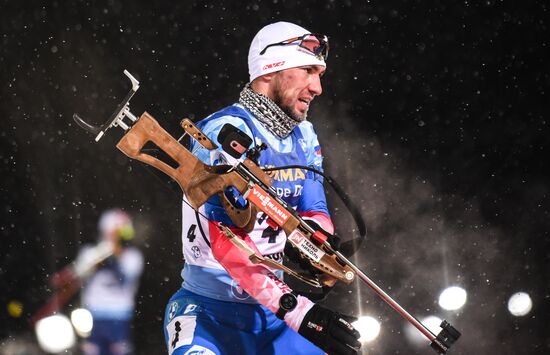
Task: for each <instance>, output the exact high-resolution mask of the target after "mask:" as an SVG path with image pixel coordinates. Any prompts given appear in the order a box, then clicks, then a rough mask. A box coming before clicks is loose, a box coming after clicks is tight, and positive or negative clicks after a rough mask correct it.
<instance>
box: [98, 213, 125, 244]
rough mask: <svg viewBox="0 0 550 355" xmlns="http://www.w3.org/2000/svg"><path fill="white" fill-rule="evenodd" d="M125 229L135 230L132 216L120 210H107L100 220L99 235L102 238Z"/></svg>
mask: <svg viewBox="0 0 550 355" xmlns="http://www.w3.org/2000/svg"><path fill="white" fill-rule="evenodd" d="M124 227H126V228H132V229H133V224H132V220H131V219H130V215H128V214H127V213H126V212H124V211H123V210H121V209H119V208H114V209H110V210H107V211H105V212H103V213H102V214H101V217H100V218H99V233H100V236H101V237H102V238H104V237H108V236H109V234H111V233H113V232H114V231H116V230H118V229H120V228H124Z"/></svg>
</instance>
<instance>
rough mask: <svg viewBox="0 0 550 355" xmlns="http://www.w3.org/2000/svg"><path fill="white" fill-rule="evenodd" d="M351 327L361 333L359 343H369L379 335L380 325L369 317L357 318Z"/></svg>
mask: <svg viewBox="0 0 550 355" xmlns="http://www.w3.org/2000/svg"><path fill="white" fill-rule="evenodd" d="M352 325H353V326H354V327H355V329H357V331H358V332H359V333H361V337H360V338H359V341H360V342H365V343H368V342H371V341H373V340H374V339H376V338H377V337H378V334H380V323H379V322H378V321H377V320H376V319H374V318H373V317H370V316H362V317H359V319H358V320H356V321H355V322H353V323H352Z"/></svg>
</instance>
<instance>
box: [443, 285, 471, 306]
mask: <svg viewBox="0 0 550 355" xmlns="http://www.w3.org/2000/svg"><path fill="white" fill-rule="evenodd" d="M466 298H467V293H466V290H465V289H463V288H462V287H459V286H451V287H447V288H446V289H444V290H443V291H442V292H441V294H440V295H439V305H440V306H441V308H443V309H446V310H448V311H454V310H457V309H460V308H462V306H464V304H465V303H466Z"/></svg>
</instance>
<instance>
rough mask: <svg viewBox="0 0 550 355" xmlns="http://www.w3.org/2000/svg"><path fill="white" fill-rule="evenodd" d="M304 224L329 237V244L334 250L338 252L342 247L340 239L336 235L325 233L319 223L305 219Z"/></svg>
mask: <svg viewBox="0 0 550 355" xmlns="http://www.w3.org/2000/svg"><path fill="white" fill-rule="evenodd" d="M304 222H306V223H307V224H308V225H309V226H310V227H311V228H312V229H313V230H316V231H320V232H321V233H323V234H324V235H326V236H327V238H328V239H327V240H328V243H329V244H330V246H331V247H332V248H333V249H334V250H338V248H339V247H340V237H339V236H337V235H336V234H330V233H329V232H327V231H325V230H324V229H323V228H322V227H321V225H319V223H317V222H316V221H315V220H313V219H311V218H304Z"/></svg>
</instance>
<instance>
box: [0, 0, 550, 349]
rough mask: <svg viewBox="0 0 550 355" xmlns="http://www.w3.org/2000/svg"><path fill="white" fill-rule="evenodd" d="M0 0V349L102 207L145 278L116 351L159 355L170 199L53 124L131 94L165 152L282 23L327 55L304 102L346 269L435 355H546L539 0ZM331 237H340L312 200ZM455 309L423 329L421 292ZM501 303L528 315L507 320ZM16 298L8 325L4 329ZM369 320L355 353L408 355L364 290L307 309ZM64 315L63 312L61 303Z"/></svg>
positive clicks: (429, 301) (114, 153)
mask: <svg viewBox="0 0 550 355" xmlns="http://www.w3.org/2000/svg"><path fill="white" fill-rule="evenodd" d="M22 3H23V2H16V1H6V0H1V1H0V73H1V83H0V116H1V117H2V125H1V127H0V137H1V138H0V145H1V150H0V166H1V172H2V173H1V176H2V178H1V179H2V180H1V181H2V182H1V201H2V202H1V222H0V233H1V238H2V247H1V250H2V251H1V261H2V262H1V264H0V289H1V292H0V301H1V307H2V308H1V309H0V311H1V313H0V321H1V323H0V324H1V327H0V339H2V340H0V347H1V345H2V344H5V343H7V342H9V341H13V340H18V339H19V340H20V339H28V340H27V341H28V342H29V343H30V342H32V341H33V337H32V331H31V330H30V329H29V327H28V325H27V320H26V319H27V318H28V317H29V316H30V315H32V313H33V312H34V311H35V310H36V309H37V308H38V307H39V306H40V305H41V304H42V303H43V302H44V301H45V300H46V299H47V297H48V296H49V295H50V294H51V290H49V289H48V286H47V283H46V280H47V277H48V276H49V275H51V274H52V273H53V272H55V271H56V270H58V269H59V268H61V267H62V266H64V265H66V264H67V263H69V262H70V261H71V260H73V258H74V256H75V255H76V251H77V249H78V246H79V245H80V244H81V243H84V242H91V241H93V240H94V238H95V231H96V222H97V219H98V217H99V214H100V213H101V211H102V210H104V209H106V208H109V207H112V206H120V207H122V208H124V209H126V210H127V211H129V212H130V213H131V214H132V216H133V217H134V218H135V222H136V225H137V228H138V241H139V244H140V246H141V247H142V250H143V251H144V253H145V257H146V269H145V274H144V276H143V278H142V283H141V287H140V291H139V296H138V304H137V315H136V318H135V334H136V335H137V336H136V348H137V353H138V354H163V353H164V344H163V334H162V315H163V310H164V306H165V303H166V301H167V299H168V298H169V296H170V295H171V294H172V293H173V292H174V291H175V290H176V289H177V288H178V286H179V283H180V277H179V272H180V268H181V265H182V257H181V241H180V223H181V220H180V196H179V195H178V194H177V193H174V192H173V191H172V190H171V189H169V188H167V187H166V185H165V184H163V183H162V182H160V181H159V180H158V179H157V178H155V177H154V176H153V175H151V174H149V173H148V172H147V170H146V169H145V168H144V167H143V165H142V164H141V163H139V162H131V161H130V160H129V159H127V158H126V156H124V155H123V154H122V153H121V152H119V151H118V150H117V149H116V147H115V144H116V142H117V141H118V139H119V138H120V137H121V135H122V133H121V132H120V131H119V130H110V131H109V132H108V134H107V136H106V137H105V138H103V139H102V140H101V141H100V142H99V143H95V142H94V141H93V137H92V136H91V135H89V134H87V133H85V132H84V131H82V130H81V129H79V128H78V127H76V126H75V124H74V123H73V122H72V118H71V117H72V114H73V112H78V113H80V114H81V115H82V116H83V117H85V118H86V119H87V120H89V121H91V122H94V123H96V124H100V123H103V122H104V121H106V120H107V118H108V117H109V116H110V114H111V113H112V111H113V110H114V108H115V106H116V104H118V102H119V101H120V100H121V99H122V97H123V96H124V95H125V94H126V92H127V90H128V89H129V81H128V80H127V79H126V77H125V76H124V75H123V70H124V69H127V70H129V71H130V72H131V73H133V74H134V75H135V76H136V77H137V78H138V79H139V80H140V83H141V88H140V89H139V90H138V92H137V94H136V95H135V97H134V98H133V100H132V105H131V108H132V111H133V113H134V114H136V115H139V114H141V113H142V112H143V111H148V112H149V113H151V114H152V115H153V116H154V117H155V118H156V119H157V120H158V121H159V123H160V124H161V125H162V126H164V127H165V128H166V129H167V130H169V131H170V132H171V133H172V134H174V135H176V136H179V134H180V133H181V129H179V126H178V124H179V121H180V120H181V119H182V118H184V117H191V118H192V119H199V118H201V117H204V116H206V115H207V114H209V113H211V112H213V111H215V110H217V109H220V108H222V107H223V106H225V105H227V104H230V103H232V102H234V101H235V100H236V98H237V97H238V93H239V91H240V89H241V88H242V86H243V85H244V84H245V83H246V81H247V78H248V73H247V67H246V62H247V53H248V45H249V43H250V41H251V39H252V37H253V36H254V34H255V33H256V31H257V30H259V29H260V28H261V27H262V26H263V25H265V24H267V23H270V22H273V21H276V20H287V21H292V22H296V23H298V24H300V25H302V26H303V27H306V28H308V29H309V30H311V31H313V32H321V33H326V34H327V35H328V36H329V37H330V43H331V51H330V55H329V60H328V70H327V73H326V75H325V77H324V81H323V88H324V93H323V95H322V96H321V97H319V98H317V99H316V100H315V102H314V104H313V105H312V109H311V112H310V118H309V119H310V120H311V121H312V122H313V123H314V124H315V125H316V127H317V131H318V134H319V138H320V140H321V142H322V144H323V152H324V154H325V156H326V160H325V169H326V172H327V173H328V174H329V175H331V176H333V177H334V178H335V179H336V180H338V181H339V182H340V184H342V185H343V187H344V188H345V189H346V190H347V191H348V192H349V193H350V194H351V195H353V196H354V200H355V201H356V202H357V203H359V204H360V205H361V206H362V214H363V216H364V217H365V219H366V221H367V225H368V227H369V236H368V241H367V243H365V245H364V246H363V247H362V249H361V251H360V253H359V254H360V255H358V256H357V258H356V262H357V263H358V265H359V266H360V267H361V268H362V269H363V270H364V271H365V272H366V273H367V274H368V275H369V276H370V277H371V278H373V280H375V281H376V282H377V283H378V284H379V285H380V286H381V287H383V288H384V289H385V290H387V291H388V292H389V293H390V295H392V296H394V297H395V298H396V299H397V301H398V302H400V304H401V305H402V306H404V307H405V308H406V309H407V310H409V311H410V312H411V313H412V314H414V315H417V316H419V317H423V316H425V315H429V314H437V315H438V316H439V317H441V318H446V319H448V320H450V321H451V322H452V323H453V325H455V326H456V327H457V328H458V329H460V330H461V331H462V333H463V336H462V338H461V339H460V340H459V341H458V342H457V343H456V344H455V346H454V347H453V348H452V352H451V353H452V354H457V355H458V354H544V353H550V334H549V331H548V327H547V322H548V321H549V320H550V317H549V314H550V306H549V302H550V282H549V281H548V277H549V275H550V249H549V247H550V235H549V233H548V230H549V228H548V227H549V206H548V202H549V196H548V194H549V187H550V182H549V177H550V171H549V169H548V165H547V164H548V163H547V161H548V158H547V155H548V149H549V143H548V134H549V129H548V114H549V112H550V110H549V107H548V91H549V89H550V77H549V74H548V73H549V69H550V68H549V64H548V60H549V58H548V56H547V55H546V53H547V51H548V48H547V47H548V38H549V32H548V29H547V26H548V23H549V20H548V19H549V16H548V15H549V14H548V10H549V9H548V4H547V3H546V2H544V1H531V2H522V3H521V4H520V2H515V1H494V0H486V1H482V2H474V1H472V2H470V1H461V2H458V1H393V0H389V1H325V2H305V1H281V0H272V1H241V2H226V3H225V4H222V2H217V3H212V4H207V3H204V2H199V1H193V2H184V1H179V2H176V1H173V2H168V1H156V2H155V3H156V4H153V2H152V1H151V2H130V1H127V2H123V1H119V0H109V1H97V2H91V1H74V2H70V3H65V2H61V1H44V2H35V3H34V5H32V2H25V5H22ZM328 193H329V199H330V201H331V202H332V213H333V216H334V219H335V222H336V226H337V229H338V230H339V233H340V234H341V235H342V236H343V237H344V238H347V237H348V236H350V237H351V236H354V234H353V224H352V222H351V220H350V218H349V216H348V214H347V212H346V211H345V210H344V209H343V208H342V206H341V205H340V203H339V201H338V199H337V198H336V197H335V195H334V193H332V192H331V191H330V190H328ZM449 285H460V286H462V287H464V288H465V289H466V290H467V292H468V302H467V303H466V305H465V307H464V308H462V309H461V310H459V311H458V312H456V311H455V312H445V311H442V310H441V309H440V308H439V306H438V305H437V297H438V295H439V292H440V291H441V290H442V289H443V288H444V287H446V286H449ZM517 291H525V292H528V293H529V294H530V295H531V297H532V299H533V310H532V311H531V313H530V314H528V315H527V316H525V317H519V318H516V317H512V316H511V315H510V314H509V313H508V311H507V308H506V304H507V301H508V298H509V297H510V296H511V295H512V294H513V293H515V292H517ZM10 300H18V301H20V302H21V303H22V304H23V306H24V310H23V316H22V317H20V318H13V317H10V316H8V314H7V312H6V307H5V305H6V304H7V302H8V301H10ZM324 303H325V305H328V306H330V307H332V308H333V309H336V310H339V311H342V312H346V313H350V314H355V315H358V314H359V309H360V308H361V309H362V311H363V312H364V313H368V314H370V315H372V316H375V317H377V318H378V319H379V320H380V321H381V322H382V331H381V334H380V336H379V337H378V339H377V340H375V341H374V342H373V343H369V344H366V345H365V346H364V348H365V349H366V350H367V351H368V353H369V354H430V353H432V351H431V350H430V349H429V348H428V347H427V346H417V345H413V344H412V343H410V342H409V341H408V339H407V338H406V336H405V332H404V324H405V323H404V321H403V320H402V319H401V318H400V317H399V316H398V315H397V314H396V313H395V312H394V311H393V310H391V309H390V308H389V307H388V306H387V305H386V304H384V303H383V302H382V301H380V300H379V299H378V298H377V297H376V296H375V295H374V293H372V292H371V291H370V290H369V289H368V287H367V286H365V285H360V286H358V285H357V284H353V285H352V286H349V287H346V286H339V287H338V288H337V289H336V290H335V291H334V292H333V293H332V294H331V295H330V296H329V298H328V299H327V300H326V301H325V302H324ZM73 304H74V302H73Z"/></svg>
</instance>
